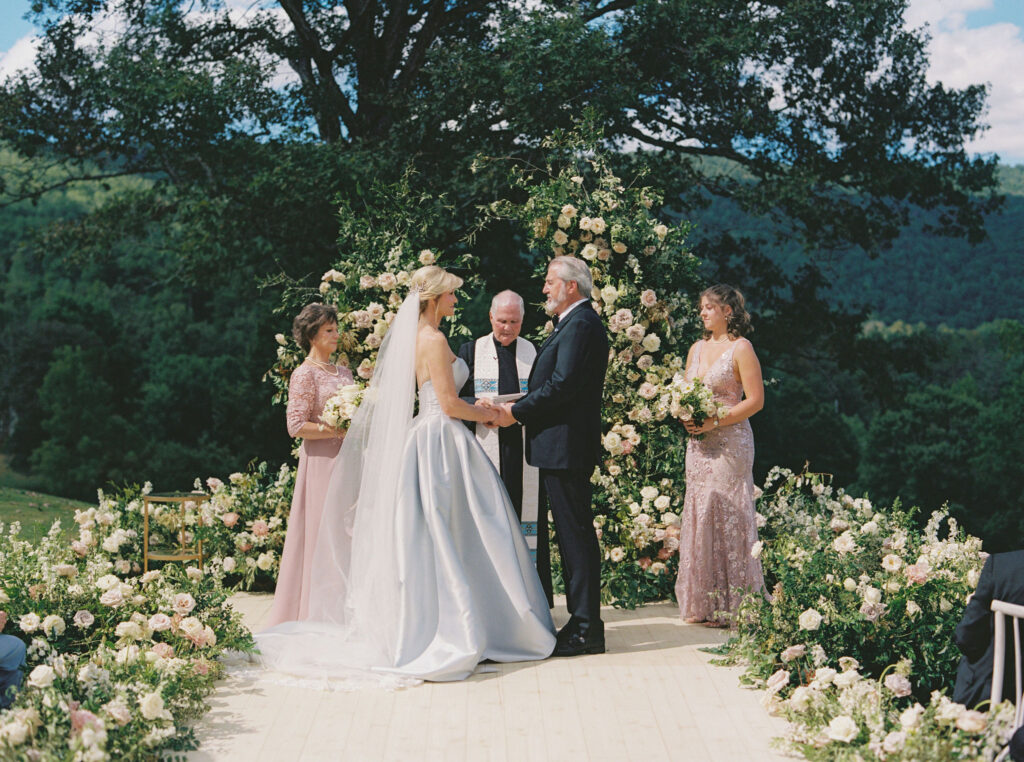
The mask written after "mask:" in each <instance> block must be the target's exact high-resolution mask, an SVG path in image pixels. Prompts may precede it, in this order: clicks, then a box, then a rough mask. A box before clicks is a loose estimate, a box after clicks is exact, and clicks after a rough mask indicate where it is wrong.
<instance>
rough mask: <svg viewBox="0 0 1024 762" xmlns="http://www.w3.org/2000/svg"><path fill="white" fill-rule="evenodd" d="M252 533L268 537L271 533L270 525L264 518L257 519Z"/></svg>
mask: <svg viewBox="0 0 1024 762" xmlns="http://www.w3.org/2000/svg"><path fill="white" fill-rule="evenodd" d="M252 533H253V534H254V535H256V536H257V537H266V536H267V535H268V534H270V527H269V526H268V525H267V522H266V521H264V520H263V519H256V520H255V521H254V522H252Z"/></svg>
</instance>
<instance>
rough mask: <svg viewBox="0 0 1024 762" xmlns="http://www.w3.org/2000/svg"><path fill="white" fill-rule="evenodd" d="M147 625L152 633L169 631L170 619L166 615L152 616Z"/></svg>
mask: <svg viewBox="0 0 1024 762" xmlns="http://www.w3.org/2000/svg"><path fill="white" fill-rule="evenodd" d="M147 624H149V629H151V630H153V631H154V632H163V631H164V630H169V629H171V618H170V617H169V616H167V614H153V616H151V617H150V618H149V622H148V623H147Z"/></svg>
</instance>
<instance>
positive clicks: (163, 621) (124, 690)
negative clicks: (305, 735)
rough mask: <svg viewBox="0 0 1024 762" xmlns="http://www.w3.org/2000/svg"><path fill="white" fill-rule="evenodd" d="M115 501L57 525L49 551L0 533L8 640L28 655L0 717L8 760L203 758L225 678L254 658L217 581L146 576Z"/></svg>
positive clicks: (181, 573)
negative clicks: (68, 533)
mask: <svg viewBox="0 0 1024 762" xmlns="http://www.w3.org/2000/svg"><path fill="white" fill-rule="evenodd" d="M123 519H124V512H123V511H122V510H121V506H119V505H118V504H117V502H116V501H114V500H112V499H111V498H107V497H105V496H101V498H100V501H99V505H98V506H97V507H94V508H90V509H88V510H85V511H78V512H76V516H75V521H76V523H77V525H78V536H77V538H76V539H75V540H74V541H72V542H68V541H67V539H66V538H65V537H64V535H63V533H62V532H61V529H60V523H59V522H57V523H56V524H54V526H53V528H51V530H50V532H49V534H48V535H47V536H46V537H45V538H44V539H43V540H42V541H40V542H39V543H35V544H33V543H30V542H28V541H25V540H22V539H20V537H19V531H20V528H19V526H18V525H17V524H16V523H15V524H12V525H11V526H9V527H7V526H0V580H2V583H0V584H2V588H0V629H2V631H3V632H4V633H6V634H10V635H14V636H16V637H19V638H21V639H22V640H23V641H24V642H25V643H26V645H27V657H26V659H27V670H26V673H25V678H24V681H23V683H22V687H21V689H20V690H19V691H18V693H17V695H16V698H15V700H14V703H13V705H12V706H11V708H10V709H8V710H6V711H4V712H2V713H0V759H11V760H15V759H17V760H69V759H75V760H90V761H91V760H96V761H97V762H98V761H99V760H135V759H153V758H156V757H157V756H158V755H159V754H160V753H161V752H163V751H168V750H180V749H187V748H192V747H194V745H195V743H194V737H193V732H192V730H191V728H190V726H189V723H190V722H191V721H192V720H194V719H195V718H197V717H199V716H201V715H202V714H203V713H204V712H205V711H206V708H207V707H206V705H205V701H204V699H205V696H207V695H208V694H209V693H210V692H211V691H212V690H213V685H214V682H215V680H216V679H217V677H218V676H219V675H220V674H221V673H222V671H223V668H222V667H221V665H220V662H219V661H218V657H219V656H220V655H221V654H222V653H223V652H224V650H225V649H232V650H238V651H252V650H253V641H252V636H251V635H250V633H249V632H248V631H247V630H246V629H245V627H244V626H243V625H242V623H241V619H240V617H239V615H238V614H236V613H235V612H234V611H232V610H231V608H230V607H229V606H228V605H226V603H225V601H226V599H227V597H228V595H229V591H228V590H227V589H226V588H225V587H224V585H223V584H222V580H221V577H220V576H219V574H218V573H217V572H216V571H215V570H212V569H211V570H208V571H205V572H204V571H202V570H200V569H199V568H198V567H187V568H183V567H181V566H178V565H176V564H168V565H166V566H164V567H163V568H161V569H153V570H150V571H149V572H145V573H143V572H142V569H141V568H140V567H139V563H138V559H139V558H140V556H136V555H135V554H134V553H133V552H132V550H133V549H134V547H135V543H136V541H137V539H138V537H137V533H136V531H135V530H134V529H132V528H128V527H127V526H126V525H125V523H124V522H123Z"/></svg>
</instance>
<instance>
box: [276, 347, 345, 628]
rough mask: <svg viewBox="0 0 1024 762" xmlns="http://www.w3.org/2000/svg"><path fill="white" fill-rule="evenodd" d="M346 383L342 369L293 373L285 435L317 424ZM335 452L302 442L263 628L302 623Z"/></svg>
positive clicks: (309, 367)
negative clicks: (279, 560) (281, 547)
mask: <svg viewBox="0 0 1024 762" xmlns="http://www.w3.org/2000/svg"><path fill="white" fill-rule="evenodd" d="M335 368H336V369H337V374H335V373H334V369H335ZM351 383H352V372H351V371H350V370H349V369H348V368H342V367H340V366H332V368H331V370H325V369H324V368H321V367H319V366H316V365H313V364H311V363H303V364H302V365H300V366H299V367H298V368H296V369H295V372H294V373H292V377H291V380H290V381H289V382H288V413H287V419H288V434H289V435H291V436H293V437H294V436H297V435H298V432H299V429H301V428H302V425H303V424H304V423H307V422H312V423H318V422H319V421H320V414H321V413H322V412H323V410H324V404H325V403H326V402H327V400H328V398H329V397H330V396H331V395H332V394H334V392H336V391H337V390H338V387H339V386H344V385H346V384H351ZM340 449H341V440H340V439H303V440H302V447H300V448H299V464H298V467H297V468H296V472H295V492H294V494H293V495H292V507H291V512H290V513H289V514H288V533H287V535H286V536H285V540H284V550H283V551H282V552H281V571H280V572H279V574H278V576H277V588H276V589H275V591H274V605H273V607H272V608H271V610H270V614H269V616H268V619H267V621H266V622H265V624H266V626H267V627H270V626H273V625H275V624H280V623H281V622H288V621H292V620H300V619H305V618H306V616H307V614H308V610H309V571H310V564H311V563H312V560H313V549H314V548H315V547H316V537H317V529H318V527H319V526H320V516H321V515H322V513H323V507H324V496H325V494H326V493H327V484H328V482H329V481H330V478H331V470H332V469H333V467H334V459H335V457H336V456H337V455H338V451H339V450H340Z"/></svg>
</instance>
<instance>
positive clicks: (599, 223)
mask: <svg viewBox="0 0 1024 762" xmlns="http://www.w3.org/2000/svg"><path fill="white" fill-rule="evenodd" d="M607 227H608V226H607V225H606V224H605V221H604V218H603V217H594V218H593V219H592V220H591V221H590V232H591V233H594V234H595V235H601V233H603V232H604V231H605V228H607Z"/></svg>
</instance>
